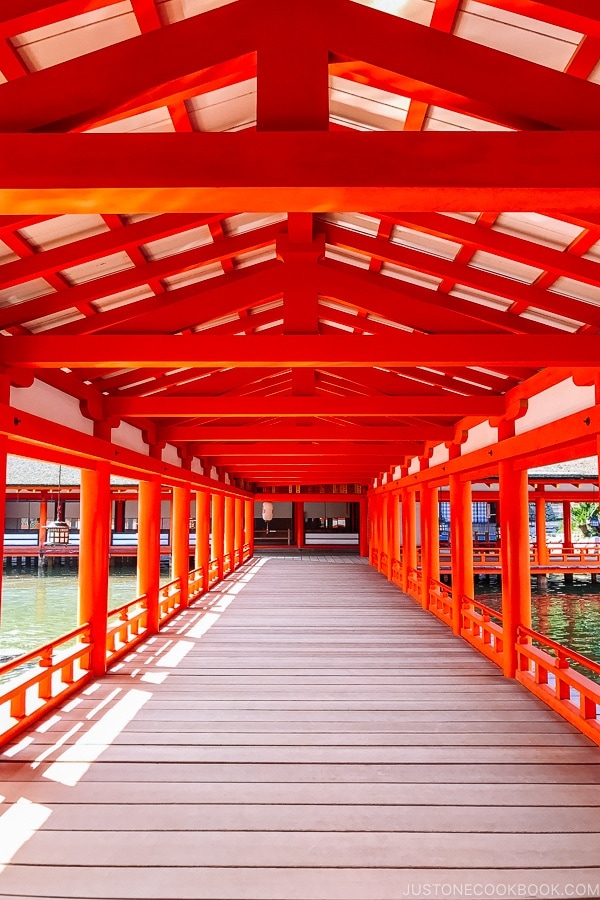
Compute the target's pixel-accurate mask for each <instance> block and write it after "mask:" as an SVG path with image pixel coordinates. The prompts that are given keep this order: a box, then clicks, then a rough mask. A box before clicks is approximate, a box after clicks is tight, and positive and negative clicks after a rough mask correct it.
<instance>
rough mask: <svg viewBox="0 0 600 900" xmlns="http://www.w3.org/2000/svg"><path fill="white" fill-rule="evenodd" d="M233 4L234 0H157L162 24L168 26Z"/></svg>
mask: <svg viewBox="0 0 600 900" xmlns="http://www.w3.org/2000/svg"><path fill="white" fill-rule="evenodd" d="M233 2H234V0H157V2H156V6H157V9H158V12H159V15H160V18H161V22H164V24H165V25H168V24H169V23H171V22H180V21H181V19H189V18H190V17H191V16H198V15H200V14H201V13H204V12H208V11H209V10H211V9H217V8H218V7H219V6H228V5H229V4H230V3H233Z"/></svg>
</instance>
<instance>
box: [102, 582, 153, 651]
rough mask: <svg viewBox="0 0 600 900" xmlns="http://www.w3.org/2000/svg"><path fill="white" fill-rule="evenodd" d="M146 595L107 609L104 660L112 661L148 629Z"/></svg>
mask: <svg viewBox="0 0 600 900" xmlns="http://www.w3.org/2000/svg"><path fill="white" fill-rule="evenodd" d="M146 599H147V598H146V595H145V594H144V595H143V596H141V597H136V598H135V600H129V601H128V602H127V603H124V604H123V605H122V606H118V607H117V608H116V609H111V610H109V613H108V621H107V629H106V660H107V664H108V665H110V663H112V662H114V661H115V660H116V659H118V658H119V657H120V656H122V655H123V653H125V652H126V651H127V650H130V649H131V647H133V645H134V644H136V643H137V641H139V640H140V639H141V638H142V637H143V636H144V635H145V634H146V631H147V629H148V609H147V605H146Z"/></svg>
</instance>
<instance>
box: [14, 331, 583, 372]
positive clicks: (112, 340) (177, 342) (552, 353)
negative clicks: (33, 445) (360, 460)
mask: <svg viewBox="0 0 600 900" xmlns="http://www.w3.org/2000/svg"><path fill="white" fill-rule="evenodd" d="M474 357H475V358H476V362H477V365H479V366H482V367H484V368H493V367H494V366H496V365H497V366H501V367H509V366H524V367H526V368H545V367H547V366H555V367H556V366H562V367H569V368H570V367H587V366H591V367H595V366H597V364H598V359H600V336H598V335H594V334H564V333H562V332H561V333H559V334H556V335H547V336H546V337H545V338H544V340H540V339H539V338H537V337H535V336H530V335H513V334H510V335H507V334H501V335H497V334H490V335H486V337H485V340H479V339H477V338H474V337H473V335H471V334H458V333H457V334H451V335H447V334H428V335H421V334H403V333H401V332H399V333H398V337H397V338H395V339H393V340H392V339H389V338H387V337H386V338H382V337H379V336H376V335H373V336H364V335H350V334H340V335H339V336H337V335H336V336H335V337H329V336H325V335H278V336H275V337H271V336H268V335H261V334H257V335H245V336H241V335H240V336H233V337H229V336H227V337H224V338H216V337H203V336H202V334H201V333H200V334H193V335H164V334H156V335H149V334H136V335H90V336H85V335H84V336H82V337H81V338H80V339H79V340H77V341H74V340H73V339H72V338H71V337H68V336H63V335H59V336H55V335H52V336H50V335H44V334H37V335H34V336H16V337H0V362H3V363H4V365H6V366H9V367H13V368H42V369H44V368H47V369H55V368H62V367H63V366H68V367H69V368H71V369H76V368H79V367H86V368H96V369H115V368H135V367H142V368H143V367H155V366H157V365H161V366H164V367H165V369H168V368H173V369H176V368H183V367H190V368H195V367H197V368H210V369H212V368H227V367H229V366H245V367H247V366H258V367H266V368H275V369H281V368H293V367H295V366H298V367H304V366H309V367H313V368H315V367H319V368H326V369H331V368H337V367H340V366H343V367H355V366H367V367H368V368H370V367H372V366H383V367H384V368H402V367H405V366H415V365H417V366H418V365H427V366H431V367H432V368H436V367H445V366H470V365H473V361H474Z"/></svg>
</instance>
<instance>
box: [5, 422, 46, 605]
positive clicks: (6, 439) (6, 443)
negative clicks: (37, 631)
mask: <svg viewBox="0 0 600 900" xmlns="http://www.w3.org/2000/svg"><path fill="white" fill-rule="evenodd" d="M7 445H8V438H7V437H6V435H5V434H0V541H1V542H2V553H3V554H4V522H5V518H6V456H7V453H6V448H7ZM40 534H41V531H40ZM1 621H2V578H0V622H1Z"/></svg>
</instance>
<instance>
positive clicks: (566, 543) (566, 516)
mask: <svg viewBox="0 0 600 900" xmlns="http://www.w3.org/2000/svg"><path fill="white" fill-rule="evenodd" d="M563 530H564V539H563V552H565V553H566V552H568V551H569V550H572V549H573V535H572V533H571V501H570V500H564V501H563Z"/></svg>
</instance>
